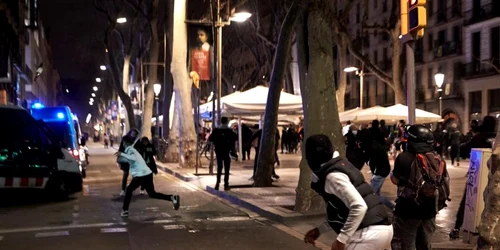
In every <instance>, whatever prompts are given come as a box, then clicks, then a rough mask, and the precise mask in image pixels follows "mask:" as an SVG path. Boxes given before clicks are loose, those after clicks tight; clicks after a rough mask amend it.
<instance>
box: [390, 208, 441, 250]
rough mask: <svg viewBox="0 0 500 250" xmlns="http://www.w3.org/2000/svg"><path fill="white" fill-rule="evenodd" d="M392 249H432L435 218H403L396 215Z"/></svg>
mask: <svg viewBox="0 0 500 250" xmlns="http://www.w3.org/2000/svg"><path fill="white" fill-rule="evenodd" d="M393 227H394V236H393V238H392V242H391V245H392V250H415V249H416V250H431V249H432V246H431V242H432V235H433V234H434V231H436V221H435V218H432V219H428V220H415V219H401V218H399V217H397V216H394V222H393Z"/></svg>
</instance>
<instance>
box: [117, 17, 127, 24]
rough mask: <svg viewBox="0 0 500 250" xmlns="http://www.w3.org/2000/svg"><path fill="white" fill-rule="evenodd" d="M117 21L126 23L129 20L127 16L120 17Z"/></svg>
mask: <svg viewBox="0 0 500 250" xmlns="http://www.w3.org/2000/svg"><path fill="white" fill-rule="evenodd" d="M116 22H117V23H126V22H127V18H126V17H119V18H117V19H116Z"/></svg>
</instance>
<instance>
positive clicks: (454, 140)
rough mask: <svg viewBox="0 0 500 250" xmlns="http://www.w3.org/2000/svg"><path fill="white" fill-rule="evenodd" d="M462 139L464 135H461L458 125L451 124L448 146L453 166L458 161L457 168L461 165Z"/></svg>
mask: <svg viewBox="0 0 500 250" xmlns="http://www.w3.org/2000/svg"><path fill="white" fill-rule="evenodd" d="M461 139H462V133H460V130H458V128H457V124H456V123H453V124H451V129H450V131H449V132H448V144H447V145H448V147H449V149H450V158H451V165H454V164H455V160H456V161H457V166H459V165H460V163H459V159H460V154H459V153H460V152H459V149H460V141H461Z"/></svg>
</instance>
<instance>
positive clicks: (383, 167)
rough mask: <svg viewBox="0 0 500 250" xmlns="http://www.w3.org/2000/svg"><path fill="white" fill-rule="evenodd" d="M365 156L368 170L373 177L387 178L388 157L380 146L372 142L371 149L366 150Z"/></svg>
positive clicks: (389, 171) (389, 166) (388, 170)
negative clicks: (368, 166)
mask: <svg viewBox="0 0 500 250" xmlns="http://www.w3.org/2000/svg"><path fill="white" fill-rule="evenodd" d="M366 154H367V157H368V163H369V165H370V170H371V171H372V173H373V174H374V175H378V176H382V177H387V176H388V175H389V174H390V173H391V164H390V163H389V156H388V155H387V151H385V148H384V147H383V146H382V145H380V144H379V143H377V142H376V141H373V142H372V145H371V147H369V148H368V149H367V150H366Z"/></svg>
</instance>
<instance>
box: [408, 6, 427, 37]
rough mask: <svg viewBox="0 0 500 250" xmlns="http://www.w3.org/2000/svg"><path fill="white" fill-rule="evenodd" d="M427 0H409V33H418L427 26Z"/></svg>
mask: <svg viewBox="0 0 500 250" xmlns="http://www.w3.org/2000/svg"><path fill="white" fill-rule="evenodd" d="M425 3H426V0H408V31H409V32H417V31H419V30H421V29H423V28H425V27H426V26H427V12H426V9H425Z"/></svg>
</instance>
